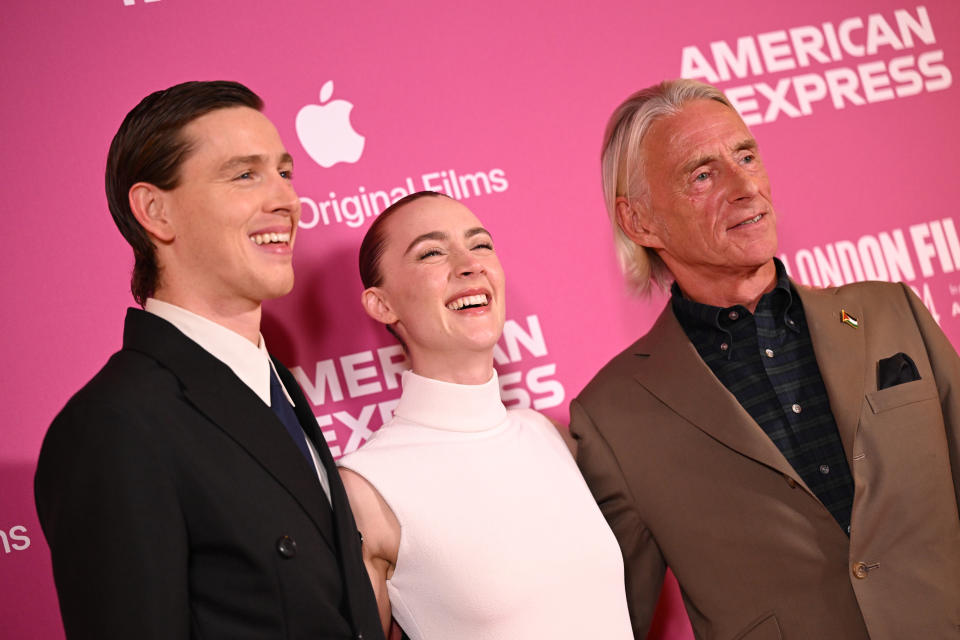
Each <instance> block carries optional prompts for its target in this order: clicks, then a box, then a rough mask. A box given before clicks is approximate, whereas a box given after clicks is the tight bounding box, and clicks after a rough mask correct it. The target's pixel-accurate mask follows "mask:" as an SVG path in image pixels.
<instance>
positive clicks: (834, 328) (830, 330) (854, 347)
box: [794, 283, 870, 462]
mask: <svg viewBox="0 0 960 640" xmlns="http://www.w3.org/2000/svg"><path fill="white" fill-rule="evenodd" d="M794 287H796V289H797V293H799V294H800V301H801V302H802V303H803V314H804V317H805V318H806V320H807V326H808V327H809V328H810V339H811V340H812V341H813V351H814V353H815V354H816V356H817V365H818V366H819V367H820V377H822V378H823V384H824V386H825V387H826V389H827V397H828V398H829V399H830V410H831V411H832V412H833V417H834V419H835V420H836V422H837V429H838V430H839V431H840V440H841V441H842V442H843V448H844V450H845V451H846V452H847V461H848V462H850V461H851V458H852V457H853V455H854V450H853V444H854V439H855V437H856V434H857V426H858V425H859V423H860V411H861V409H862V407H863V403H864V398H865V389H864V381H865V379H864V377H865V368H864V358H865V357H866V343H865V338H864V335H865V331H866V330H867V329H868V328H869V327H866V328H865V323H869V322H870V319H869V318H865V317H864V313H863V307H862V306H861V305H860V302H859V300H857V299H856V298H855V296H853V295H851V294H850V293H849V290H848V292H844V291H843V290H841V289H812V288H809V287H803V286H799V285H797V284H796V283H794ZM841 311H846V312H847V313H848V314H850V315H851V316H853V317H854V318H855V319H856V322H857V324H858V325H859V326H858V327H857V328H854V327H852V326H850V325H849V324H845V323H844V322H843V321H842V320H841Z"/></svg>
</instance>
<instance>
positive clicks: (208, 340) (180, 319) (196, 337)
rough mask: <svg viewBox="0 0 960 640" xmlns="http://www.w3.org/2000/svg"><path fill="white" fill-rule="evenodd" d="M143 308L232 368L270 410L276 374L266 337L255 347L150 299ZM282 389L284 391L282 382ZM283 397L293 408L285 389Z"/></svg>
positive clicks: (221, 328) (223, 329) (203, 320)
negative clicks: (272, 387)
mask: <svg viewBox="0 0 960 640" xmlns="http://www.w3.org/2000/svg"><path fill="white" fill-rule="evenodd" d="M143 308H144V310H145V311H149V312H150V313H152V314H154V315H156V316H159V317H161V318H163V319H164V320H166V321H167V322H169V323H170V324H172V325H173V326H175V327H176V328H177V329H179V330H180V331H181V332H182V333H183V334H184V335H185V336H187V337H188V338H190V339H191V340H193V341H194V342H196V343H197V344H198V345H200V346H201V347H203V349H204V350H206V351H207V352H208V353H210V355H212V356H213V357H214V358H216V359H217V360H219V361H220V362H222V363H224V364H225V365H227V366H228V367H230V370H231V371H233V373H234V374H236V376H237V377H238V378H240V380H241V381H242V382H243V383H244V384H245V385H247V386H248V387H249V388H250V390H251V391H253V392H254V393H255V394H257V396H258V397H259V398H260V399H261V400H263V401H264V402H265V403H266V404H267V406H270V372H271V370H274V372H275V371H276V370H275V369H274V367H273V362H272V361H271V360H270V355H269V354H268V353H267V345H266V342H265V341H264V339H263V335H260V336H259V338H260V344H259V345H254V344H253V343H252V342H250V341H249V340H247V339H246V338H244V337H243V336H241V335H240V334H239V333H236V332H235V331H231V330H230V329H227V328H226V327H224V326H223V325H220V324H217V323H216V322H213V321H212V320H208V319H207V318H204V317H203V316H200V315H197V314H195V313H193V312H192V311H187V310H186V309H184V308H183V307H178V306H177V305H174V304H170V303H169V302H163V301H162V300H157V299H156V298H147V302H146V304H145V305H144V307H143ZM278 379H279V376H278ZM280 386H281V387H283V382H282V381H281V383H280ZM283 393H284V395H286V397H287V400H288V401H290V404H291V405H292V404H293V401H292V400H291V399H290V394H289V393H287V390H286V388H284V389H283Z"/></svg>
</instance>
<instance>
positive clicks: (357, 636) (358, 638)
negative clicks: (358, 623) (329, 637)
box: [355, 632, 363, 640]
mask: <svg viewBox="0 0 960 640" xmlns="http://www.w3.org/2000/svg"><path fill="white" fill-rule="evenodd" d="M355 637H356V640H363V634H362V633H359V632H358V633H357V635H356V636H355Z"/></svg>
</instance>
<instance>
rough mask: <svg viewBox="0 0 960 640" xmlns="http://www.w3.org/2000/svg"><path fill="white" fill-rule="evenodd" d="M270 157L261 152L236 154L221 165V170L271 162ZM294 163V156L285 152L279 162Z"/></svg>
mask: <svg viewBox="0 0 960 640" xmlns="http://www.w3.org/2000/svg"><path fill="white" fill-rule="evenodd" d="M269 160H270V159H269V158H268V157H267V156H265V155H261V154H256V153H255V154H251V155H248V156H234V157H232V158H230V159H229V160H227V161H226V162H224V163H223V164H222V165H220V171H223V172H226V171H231V170H233V169H237V168H239V167H242V166H246V165H251V164H269ZM288 163H289V164H293V156H291V155H290V154H289V153H284V154H283V155H282V156H280V162H279V163H278V164H288Z"/></svg>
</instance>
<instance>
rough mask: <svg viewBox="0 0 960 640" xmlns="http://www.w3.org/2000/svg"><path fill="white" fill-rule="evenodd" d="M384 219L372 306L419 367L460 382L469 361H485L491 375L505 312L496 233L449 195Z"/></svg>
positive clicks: (367, 298) (368, 295) (368, 302)
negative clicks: (378, 279) (379, 278)
mask: <svg viewBox="0 0 960 640" xmlns="http://www.w3.org/2000/svg"><path fill="white" fill-rule="evenodd" d="M384 222H385V229H384V231H383V233H384V235H385V238H386V243H385V247H384V251H383V255H382V257H381V259H380V264H379V269H380V273H382V274H383V279H382V283H381V285H380V286H376V287H371V288H369V289H367V290H366V291H365V292H364V297H363V301H364V306H365V308H366V309H367V312H368V313H369V314H370V315H371V316H373V317H374V318H376V319H377V320H380V321H381V322H385V323H387V324H391V325H393V328H394V330H395V331H396V332H397V333H398V334H399V335H400V337H401V338H402V340H403V342H404V344H405V345H406V348H407V351H408V354H409V357H410V360H411V363H412V364H413V369H414V371H415V372H417V373H420V374H421V375H426V376H429V377H433V378H437V379H441V380H449V381H458V380H460V379H462V378H463V374H464V373H466V370H467V369H469V368H470V367H473V366H477V367H479V369H482V368H483V367H484V366H485V367H486V368H487V369H488V372H487V374H486V377H487V379H489V375H490V372H489V369H490V367H492V358H493V346H494V345H495V344H496V342H497V340H498V339H499V338H500V333H501V332H502V331H503V323H504V317H505V308H504V276H503V269H502V267H501V266H500V260H499V259H498V258H497V254H496V253H495V252H494V249H493V240H492V238H491V236H490V233H489V232H487V231H486V230H485V229H484V228H483V226H482V225H481V224H480V221H479V220H478V219H477V217H476V216H475V215H473V213H471V212H470V210H469V209H467V208H466V207H465V206H463V205H462V204H460V203H459V202H457V201H456V200H452V199H450V198H446V197H427V198H420V199H419V200H416V201H414V202H411V203H410V204H408V205H405V206H403V207H402V208H401V209H399V210H397V211H395V212H394V213H393V214H392V215H391V217H390V219H389V220H385V221H384ZM483 363H486V364H485V365H484V364H483ZM479 369H478V370H479ZM480 377H481V379H480V382H485V381H486V380H485V379H482V377H483V376H482V375H481V376H480Z"/></svg>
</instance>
